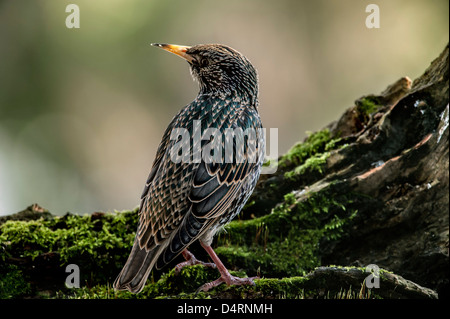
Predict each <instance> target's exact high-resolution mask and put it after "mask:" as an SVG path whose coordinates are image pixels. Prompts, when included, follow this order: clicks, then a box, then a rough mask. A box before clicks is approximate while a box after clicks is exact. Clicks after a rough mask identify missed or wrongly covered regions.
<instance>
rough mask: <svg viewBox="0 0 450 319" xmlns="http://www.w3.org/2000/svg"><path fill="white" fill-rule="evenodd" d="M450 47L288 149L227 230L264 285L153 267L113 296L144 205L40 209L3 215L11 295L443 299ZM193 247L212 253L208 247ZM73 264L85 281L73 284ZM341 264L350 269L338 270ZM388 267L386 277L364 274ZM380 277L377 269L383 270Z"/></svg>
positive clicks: (197, 270)
mask: <svg viewBox="0 0 450 319" xmlns="http://www.w3.org/2000/svg"><path fill="white" fill-rule="evenodd" d="M448 54H449V47H448V45H447V47H446V48H445V49H444V51H443V52H442V53H441V55H440V56H439V57H438V58H437V59H436V60H434V61H433V62H432V63H431V65H430V67H429V68H428V69H427V70H426V71H425V73H424V74H423V75H422V76H420V77H419V78H418V79H416V80H415V81H414V82H412V81H411V80H409V78H407V77H403V78H401V79H400V80H398V81H397V82H395V83H394V84H392V85H390V86H388V87H387V89H386V90H385V91H383V92H381V93H380V94H378V95H375V94H373V95H367V96H363V97H361V98H359V99H357V100H356V101H355V105H354V106H352V107H350V108H348V109H347V110H346V111H345V112H344V114H343V115H342V117H341V118H340V119H338V120H337V121H335V122H334V123H331V124H330V125H329V126H327V127H326V128H324V129H323V130H322V131H319V132H316V133H313V134H311V135H310V136H309V137H308V138H307V139H305V141H303V142H301V143H298V144H296V145H294V146H293V147H292V149H291V150H290V151H289V152H287V153H286V154H284V155H283V156H281V157H280V158H279V159H278V160H277V161H276V163H274V162H272V163H270V164H269V165H276V166H277V167H278V169H277V171H276V173H275V174H271V175H262V177H261V179H260V181H259V182H258V185H257V187H256V189H255V191H254V193H253V195H252V196H251V198H250V200H249V202H248V204H247V205H246V207H245V208H244V210H243V212H242V213H241V215H240V216H239V218H238V219H237V220H235V221H233V222H231V223H230V224H229V225H228V226H227V227H226V228H225V231H224V232H222V233H221V234H220V235H219V236H218V237H217V238H216V240H215V242H214V246H215V250H216V251H217V253H218V254H219V256H220V257H221V259H222V260H223V261H224V263H225V265H226V266H227V267H229V269H230V270H231V271H233V272H235V273H236V274H237V275H241V276H245V275H249V276H255V275H258V276H260V278H261V279H260V280H256V282H255V286H248V287H225V286H224V285H222V286H219V287H217V288H215V289H213V290H211V291H210V292H208V293H198V294H197V293H196V292H195V291H196V289H197V288H198V287H199V286H200V285H201V284H203V283H204V282H206V281H208V280H213V279H216V277H217V276H218V273H217V271H215V270H211V269H205V268H202V267H201V266H192V267H186V268H185V269H183V271H182V272H181V273H180V274H175V272H174V271H173V265H175V263H176V262H179V261H181V259H178V260H175V261H174V263H173V265H172V267H171V266H168V267H167V268H165V269H163V270H162V271H154V272H153V273H152V275H151V278H150V280H149V281H148V283H147V285H146V287H145V288H144V290H143V292H142V293H141V294H139V295H132V294H129V293H127V292H114V291H113V290H112V289H111V283H112V282H113V280H114V278H115V276H116V275H117V273H118V272H119V271H120V268H121V266H122V265H123V263H124V261H125V260H126V258H127V256H128V253H129V250H130V247H131V244H132V240H133V237H134V231H135V229H136V223H137V211H136V210H132V211H128V212H115V213H94V214H90V215H86V216H77V215H71V214H67V215H65V216H62V217H55V216H53V215H51V214H50V213H49V212H47V211H46V210H45V209H42V208H41V207H39V206H38V205H33V206H30V207H29V208H28V209H27V210H25V211H24V212H21V213H18V214H15V215H11V216H6V217H1V218H0V260H1V264H0V297H2V298H23V297H49V296H50V297H60V298H68V297H69V298H432V299H434V298H445V297H448V278H449V272H448V269H449V255H448V234H449V219H448V218H449V208H448V207H449V206H448V205H449V187H448V182H449V175H448V174H449V172H448V168H449V165H448V164H449V157H448V146H449V145H448V141H449V128H448V126H449V124H448V123H449V97H448V94H449V73H448ZM191 250H192V251H193V252H194V253H195V254H196V256H197V257H198V258H199V259H207V256H206V254H205V253H204V252H203V251H202V250H201V249H200V247H199V245H197V244H194V245H192V247H191ZM68 264H77V265H78V266H79V267H80V275H81V286H82V288H79V289H68V288H65V286H64V283H65V278H66V277H67V273H66V272H65V269H66V266H67V265H68ZM329 265H339V266H329ZM368 265H376V267H378V268H377V269H380V272H379V287H378V288H377V287H372V288H369V287H368V286H367V285H366V284H365V283H366V280H367V278H368V276H373V274H372V273H371V272H370V271H369V270H368V268H366V267H367V266H368ZM377 275H378V274H377Z"/></svg>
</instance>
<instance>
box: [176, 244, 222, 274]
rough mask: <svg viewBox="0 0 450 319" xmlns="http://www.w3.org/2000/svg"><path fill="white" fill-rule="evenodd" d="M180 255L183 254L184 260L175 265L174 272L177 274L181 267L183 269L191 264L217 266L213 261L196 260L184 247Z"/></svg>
mask: <svg viewBox="0 0 450 319" xmlns="http://www.w3.org/2000/svg"><path fill="white" fill-rule="evenodd" d="M182 255H183V257H184V259H186V261H183V262H181V263H179V264H178V265H176V266H175V272H176V273H177V274H179V273H180V271H181V269H183V268H184V267H186V266H191V265H203V266H205V267H210V268H214V269H215V268H217V266H216V264H214V263H205V262H204V261H201V260H198V259H197V258H195V256H194V254H193V253H191V252H190V251H189V250H187V249H185V250H184V251H183V252H182Z"/></svg>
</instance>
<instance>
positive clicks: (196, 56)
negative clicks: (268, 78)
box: [152, 44, 258, 98]
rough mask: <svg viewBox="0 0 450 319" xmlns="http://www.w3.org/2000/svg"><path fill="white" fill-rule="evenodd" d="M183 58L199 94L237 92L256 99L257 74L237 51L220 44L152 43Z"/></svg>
mask: <svg viewBox="0 0 450 319" xmlns="http://www.w3.org/2000/svg"><path fill="white" fill-rule="evenodd" d="M152 45H153V46H157V47H160V48H162V49H164V50H166V51H169V52H172V53H174V54H176V55H178V56H180V57H182V58H183V59H185V60H186V61H187V62H188V63H189V65H190V67H191V73H192V76H193V77H194V79H195V80H197V81H198V82H199V83H200V93H201V94H208V93H212V92H220V93H222V92H223V93H227V92H237V93H238V94H240V95H248V96H249V97H250V98H257V95H258V74H257V72H256V70H255V68H254V67H253V65H252V64H251V63H250V61H249V60H248V59H247V58H246V57H245V56H244V55H242V54H241V53H239V52H238V51H236V50H234V49H232V48H230V47H228V46H226V45H222V44H198V45H195V46H191V47H189V46H182V45H174V44H152Z"/></svg>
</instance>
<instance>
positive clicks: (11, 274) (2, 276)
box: [0, 261, 31, 299]
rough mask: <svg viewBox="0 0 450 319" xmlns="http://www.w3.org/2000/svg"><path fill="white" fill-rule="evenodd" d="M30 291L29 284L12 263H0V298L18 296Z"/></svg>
mask: <svg viewBox="0 0 450 319" xmlns="http://www.w3.org/2000/svg"><path fill="white" fill-rule="evenodd" d="M29 293H31V288H30V284H29V283H28V282H27V281H26V280H25V278H24V275H23V273H22V271H21V270H20V269H19V268H18V267H17V266H14V265H8V264H5V263H4V261H2V264H1V265H0V299H12V298H20V297H23V296H24V295H28V294H29Z"/></svg>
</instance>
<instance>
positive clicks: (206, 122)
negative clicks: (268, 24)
mask: <svg viewBox="0 0 450 319" xmlns="http://www.w3.org/2000/svg"><path fill="white" fill-rule="evenodd" d="M190 54H192V55H193V56H195V57H196V58H197V60H198V61H200V60H202V59H205V58H207V59H209V62H208V63H207V65H206V66H205V65H203V66H202V65H201V63H204V61H203V62H201V63H200V62H198V64H197V63H195V62H194V63H192V64H191V72H192V75H193V77H194V78H196V79H198V81H199V83H200V93H199V95H198V96H197V98H196V99H195V100H194V101H193V102H192V103H190V104H189V105H187V106H186V107H185V108H183V109H182V110H181V111H180V112H179V113H178V114H177V115H176V116H175V117H174V118H173V120H172V121H171V123H170V124H169V126H168V128H167V129H166V131H165V133H164V135H163V138H162V141H161V143H160V145H159V147H158V151H157V154H156V158H155V160H154V163H153V167H152V169H151V171H150V174H149V177H148V180H147V182H146V185H145V188H144V191H143V193H142V196H141V205H140V209H139V224H138V229H137V233H136V239H135V243H134V246H133V250H132V252H131V254H130V257H129V259H128V261H127V263H126V265H125V266H124V269H123V270H122V272H121V274H120V275H119V276H118V278H117V279H116V282H115V284H114V287H115V288H116V289H129V290H130V291H133V292H137V291H140V289H142V287H143V284H144V283H145V280H146V278H147V276H148V274H149V273H150V270H151V269H152V268H153V267H154V266H156V268H158V269H159V268H161V267H163V266H165V265H166V264H168V263H169V262H170V261H172V260H173V259H174V258H175V257H176V256H178V255H179V254H180V253H181V252H182V251H183V250H184V249H185V248H187V247H188V246H189V245H190V244H191V243H192V242H193V241H195V240H197V239H200V240H202V241H203V242H206V243H208V244H210V243H211V241H212V238H213V236H214V234H215V233H216V232H217V231H218V230H219V229H220V227H221V226H223V225H225V224H226V223H228V222H229V221H231V220H232V219H233V218H234V217H235V216H236V215H237V214H238V213H239V212H240V210H241V209H242V207H243V206H244V204H245V202H246V201H247V200H248V197H249V196H250V194H251V193H252V191H253V189H254V187H255V185H256V182H257V180H258V178H259V174H260V170H261V165H262V161H263V155H264V144H265V143H264V136H263V135H262V134H261V133H262V131H260V130H258V129H261V128H262V124H261V120H260V117H259V114H258V111H257V105H258V100H257V95H258V91H257V90H258V87H257V75H256V71H255V70H254V68H253V67H252V66H251V64H250V62H249V61H248V60H247V59H246V58H245V57H244V56H242V55H241V54H239V53H238V52H237V51H235V50H233V49H231V48H228V47H226V46H222V45H199V46H194V47H192V48H191V52H190ZM206 68H208V70H206ZM197 120H199V121H201V126H202V132H203V131H204V130H205V129H206V128H216V129H218V130H220V132H221V133H222V137H224V136H225V138H222V141H221V143H222V159H223V157H224V152H225V151H224V150H225V145H224V144H225V139H226V138H229V136H228V137H227V135H226V134H225V130H226V129H229V128H232V129H235V128H242V130H243V131H245V130H246V129H247V128H251V129H253V130H254V131H255V133H256V143H255V144H256V145H254V148H251V147H250V148H249V147H245V152H246V156H245V157H244V161H243V162H238V163H237V162H236V160H234V161H233V162H232V163H227V162H224V161H222V162H220V163H214V162H213V163H205V162H204V161H203V160H202V161H201V162H200V163H195V162H193V161H192V154H193V147H194V146H193V145H192V144H193V143H192V139H191V140H190V149H189V150H190V151H189V154H191V161H189V162H187V163H184V162H180V163H175V162H174V161H172V160H171V152H170V150H171V148H172V147H173V146H174V145H175V143H177V140H171V132H172V130H173V129H174V128H184V129H187V130H188V132H189V134H190V136H191V137H192V136H193V133H194V132H193V131H194V121H197ZM235 138H241V139H243V138H244V137H243V136H239V137H235ZM206 142H207V141H204V142H203V143H206ZM234 143H236V141H234ZM234 151H235V149H234ZM251 152H256V154H251ZM252 156H254V158H256V161H249V159H250V158H252Z"/></svg>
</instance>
